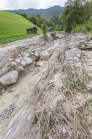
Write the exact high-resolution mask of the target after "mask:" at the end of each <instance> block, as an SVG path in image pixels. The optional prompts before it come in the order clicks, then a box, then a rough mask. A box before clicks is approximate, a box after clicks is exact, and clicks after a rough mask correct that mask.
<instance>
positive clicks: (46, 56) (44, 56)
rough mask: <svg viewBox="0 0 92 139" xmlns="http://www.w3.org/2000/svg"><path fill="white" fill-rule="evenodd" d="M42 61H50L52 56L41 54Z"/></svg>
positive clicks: (46, 53) (45, 53)
mask: <svg viewBox="0 0 92 139" xmlns="http://www.w3.org/2000/svg"><path fill="white" fill-rule="evenodd" d="M40 56H41V60H48V59H49V58H50V54H49V53H48V52H42V53H41V55H40Z"/></svg>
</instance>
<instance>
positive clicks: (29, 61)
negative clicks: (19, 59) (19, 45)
mask: <svg viewBox="0 0 92 139" xmlns="http://www.w3.org/2000/svg"><path fill="white" fill-rule="evenodd" d="M24 61H25V62H26V64H31V63H32V59H31V58H29V57H27V56H25V57H24Z"/></svg>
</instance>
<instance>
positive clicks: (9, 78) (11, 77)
mask: <svg viewBox="0 0 92 139" xmlns="http://www.w3.org/2000/svg"><path fill="white" fill-rule="evenodd" d="M17 79H18V72H17V71H10V72H9V73H7V74H5V75H4V76H2V77H1V78H0V83H1V84H2V85H10V84H13V83H16V81H17Z"/></svg>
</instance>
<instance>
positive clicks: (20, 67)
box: [16, 66, 24, 72]
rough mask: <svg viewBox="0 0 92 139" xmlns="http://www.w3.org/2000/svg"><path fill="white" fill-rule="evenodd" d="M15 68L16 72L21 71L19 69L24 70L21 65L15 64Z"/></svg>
mask: <svg viewBox="0 0 92 139" xmlns="http://www.w3.org/2000/svg"><path fill="white" fill-rule="evenodd" d="M16 70H17V71H18V72H21V71H23V70H24V68H23V67H22V66H17V67H16Z"/></svg>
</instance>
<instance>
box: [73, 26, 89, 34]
mask: <svg viewBox="0 0 92 139" xmlns="http://www.w3.org/2000/svg"><path fill="white" fill-rule="evenodd" d="M78 32H82V33H87V28H86V27H85V26H80V27H79V28H75V29H73V30H72V31H71V33H78Z"/></svg>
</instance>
